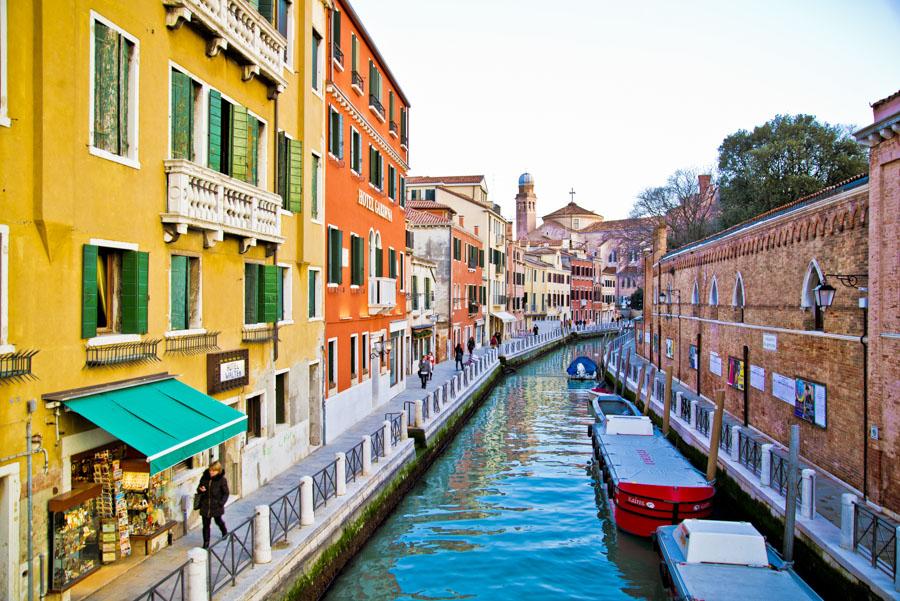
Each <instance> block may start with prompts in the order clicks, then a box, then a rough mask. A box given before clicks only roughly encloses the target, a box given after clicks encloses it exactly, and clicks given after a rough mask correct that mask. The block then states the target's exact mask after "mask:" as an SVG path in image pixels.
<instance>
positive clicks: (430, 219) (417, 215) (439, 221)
mask: <svg viewBox="0 0 900 601" xmlns="http://www.w3.org/2000/svg"><path fill="white" fill-rule="evenodd" d="M406 221H407V222H409V224H410V225H450V220H449V219H444V218H443V217H438V216H437V215H435V214H433V213H427V212H425V211H417V210H415V209H413V208H407V209H406Z"/></svg>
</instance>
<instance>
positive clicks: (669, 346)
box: [666, 338, 675, 359]
mask: <svg viewBox="0 0 900 601" xmlns="http://www.w3.org/2000/svg"><path fill="white" fill-rule="evenodd" d="M674 356H675V343H674V342H672V339H671V338H666V357H668V358H669V359H671V358H672V357H674Z"/></svg>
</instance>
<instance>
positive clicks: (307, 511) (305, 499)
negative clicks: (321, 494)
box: [300, 476, 316, 526]
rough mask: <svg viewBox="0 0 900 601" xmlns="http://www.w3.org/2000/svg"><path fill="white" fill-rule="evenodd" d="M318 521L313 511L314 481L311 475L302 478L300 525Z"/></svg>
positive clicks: (308, 524) (309, 524)
mask: <svg viewBox="0 0 900 601" xmlns="http://www.w3.org/2000/svg"><path fill="white" fill-rule="evenodd" d="M315 521H316V516H315V513H313V481H312V477H311V476H303V477H302V478H300V525H301V526H311V525H312V524H313V522H315Z"/></svg>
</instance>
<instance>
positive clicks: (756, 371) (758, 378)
mask: <svg viewBox="0 0 900 601" xmlns="http://www.w3.org/2000/svg"><path fill="white" fill-rule="evenodd" d="M750 386H752V387H753V388H755V389H757V390H763V391H765V389H766V370H764V369H763V368H762V367H760V366H759V365H751V366H750Z"/></svg>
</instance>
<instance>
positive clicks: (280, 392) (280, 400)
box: [275, 372, 288, 424]
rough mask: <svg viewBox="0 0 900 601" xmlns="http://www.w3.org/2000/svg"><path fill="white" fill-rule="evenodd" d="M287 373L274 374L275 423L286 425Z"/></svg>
mask: <svg viewBox="0 0 900 601" xmlns="http://www.w3.org/2000/svg"><path fill="white" fill-rule="evenodd" d="M287 378H288V372H284V373H280V374H275V423H276V424H286V423H287V415H288V387H287Z"/></svg>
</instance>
